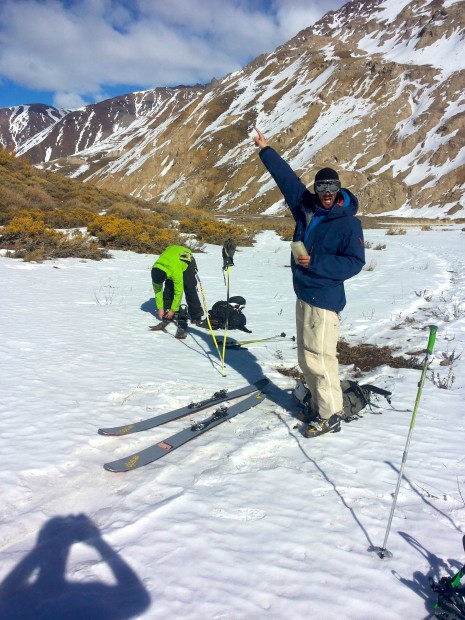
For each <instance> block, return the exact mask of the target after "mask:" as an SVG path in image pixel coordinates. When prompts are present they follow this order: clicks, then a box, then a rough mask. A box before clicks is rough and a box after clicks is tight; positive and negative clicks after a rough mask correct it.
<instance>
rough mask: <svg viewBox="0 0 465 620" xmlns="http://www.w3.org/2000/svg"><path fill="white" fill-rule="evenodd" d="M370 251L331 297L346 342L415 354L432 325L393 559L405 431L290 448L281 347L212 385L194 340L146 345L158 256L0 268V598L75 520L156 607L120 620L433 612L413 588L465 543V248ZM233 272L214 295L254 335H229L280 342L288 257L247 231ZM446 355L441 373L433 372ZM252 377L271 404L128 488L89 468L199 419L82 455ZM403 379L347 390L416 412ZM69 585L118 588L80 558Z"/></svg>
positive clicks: (211, 283)
mask: <svg viewBox="0 0 465 620" xmlns="http://www.w3.org/2000/svg"><path fill="white" fill-rule="evenodd" d="M365 239H366V240H368V241H370V242H372V244H373V247H372V249H368V250H367V266H369V269H368V270H364V271H363V272H362V273H361V274H360V275H359V276H357V277H356V278H354V279H353V280H350V281H349V282H348V284H347V297H348V305H347V308H346V310H344V312H343V315H342V324H341V325H342V332H341V335H342V336H343V337H344V338H346V339H348V340H349V341H350V342H351V343H359V342H366V343H371V344H378V345H383V346H384V345H396V346H399V347H400V349H399V354H401V353H405V352H406V351H418V352H419V356H420V357H422V352H423V351H424V349H425V346H426V342H427V338H428V326H429V325H431V324H433V323H434V324H437V325H438V327H439V331H438V337H437V342H436V348H435V352H434V359H433V362H432V365H431V369H432V370H431V371H430V372H429V378H428V379H427V381H426V382H425V386H424V390H423V395H422V400H421V404H420V407H419V412H418V416H417V420H416V425H415V429H414V434H413V438H412V442H411V445H410V449H409V455H408V460H407V464H406V468H405V472H404V479H403V480H402V483H401V488H400V492H399V496H398V500H397V505H396V512H395V516H394V520H393V524H392V528H391V533H390V538H389V542H388V545H387V546H388V548H389V549H390V550H391V551H392V552H393V553H394V558H393V559H392V560H390V561H389V562H388V561H381V560H379V558H378V557H377V556H376V554H373V553H370V549H371V548H372V547H373V546H374V545H380V544H381V543H382V542H383V537H384V533H385V528H386V525H387V518H388V515H389V511H390V507H391V502H392V495H393V492H394V489H395V484H396V482H397V476H398V471H399V466H400V462H401V457H402V452H403V449H404V445H405V440H406V437H407V433H408V427H409V424H410V418H411V413H409V412H401V411H395V410H393V409H390V408H389V407H386V408H384V403H381V402H380V405H382V406H383V409H382V415H373V414H371V413H369V412H367V413H366V414H365V415H364V417H363V419H361V420H359V421H356V422H353V423H350V424H343V429H342V432H341V433H339V434H336V435H330V436H326V437H323V438H319V439H315V440H313V441H311V440H305V439H304V438H303V437H302V436H301V435H300V433H299V430H298V424H297V422H296V420H295V418H293V417H292V415H291V414H292V412H294V413H295V412H296V411H297V409H296V405H295V404H294V403H293V400H292V398H291V395H290V392H291V390H292V388H293V386H294V383H295V382H294V380H292V379H291V378H288V377H285V376H283V375H282V374H280V373H279V372H278V371H277V367H279V366H280V365H283V366H285V367H287V368H292V367H293V366H295V364H296V350H295V345H294V343H293V342H292V341H291V340H289V338H288V339H286V340H282V341H278V342H269V343H267V344H256V345H250V346H249V347H248V349H247V350H246V351H234V350H228V351H227V353H226V377H221V373H220V367H219V361H218V355H217V353H216V350H215V349H214V347H213V345H212V342H211V337H210V335H209V334H208V332H205V331H203V330H199V329H192V330H191V333H190V336H189V338H188V339H187V340H186V341H184V342H178V341H176V340H174V338H172V337H171V336H169V335H166V334H154V333H151V332H149V331H148V326H149V325H151V324H154V322H156V321H155V319H154V317H153V315H152V314H151V309H152V310H153V307H152V306H151V303H152V302H150V300H151V298H152V297H153V293H152V291H151V285H150V268H151V265H152V263H153V261H154V257H152V256H147V255H145V256H144V255H135V254H132V253H126V252H115V253H114V259H113V260H108V261H101V262H99V263H92V262H90V261H89V262H81V261H78V260H74V259H68V260H60V261H55V262H53V263H50V262H49V263H44V264H41V265H35V264H30V265H25V264H23V263H19V262H16V261H12V260H11V259H6V258H0V269H1V270H2V282H3V288H4V291H3V292H4V300H5V301H4V303H3V305H2V309H1V314H2V316H1V323H2V326H3V337H2V341H1V343H0V347H1V349H0V351H1V357H0V360H1V361H0V364H1V368H0V371H1V376H2V384H3V387H4V390H3V394H4V398H3V401H2V403H1V404H0V407H1V411H2V433H3V442H2V470H1V472H0V477H1V481H2V502H1V506H0V518H1V525H0V557H1V559H2V561H1V569H0V580H3V579H4V578H5V577H6V576H7V575H9V574H10V572H11V571H12V570H13V569H14V567H15V566H17V564H18V563H19V562H20V561H21V560H22V559H23V558H24V557H25V556H27V554H28V553H29V552H30V551H31V550H32V549H33V548H34V545H35V543H36V537H37V534H38V532H39V530H40V529H41V528H42V527H43V526H44V524H45V523H46V522H47V521H48V520H49V519H52V518H54V517H56V516H57V515H70V514H80V513H84V514H86V515H87V516H88V517H89V518H90V519H92V521H93V523H94V524H95V526H96V527H97V528H98V530H99V531H100V533H101V534H102V535H103V536H104V538H105V540H106V541H107V542H108V543H109V544H110V546H111V547H112V548H114V549H115V550H116V551H117V553H119V554H120V556H121V557H122V558H124V560H125V561H126V562H127V563H128V564H129V565H130V566H131V568H132V569H133V570H134V571H135V573H136V574H137V576H138V577H139V578H140V579H141V581H142V583H143V587H144V588H145V589H146V591H147V592H148V593H149V595H150V597H151V605H150V606H149V607H148V608H147V609H146V611H144V612H142V613H140V614H139V615H132V616H129V615H127V616H124V615H122V616H121V617H122V618H123V617H137V618H147V619H150V620H151V619H154V620H158V619H161V618H164V617H165V616H166V615H170V616H171V617H175V618H185V619H192V620H197V619H198V618H212V619H220V618H221V619H222V620H223V619H227V620H248V619H249V618H252V617H253V618H281V617H283V616H284V615H289V614H291V615H292V616H293V617H294V618H309V617H311V618H316V619H320V618H321V619H323V618H328V617H341V613H342V612H341V610H343V617H344V618H347V619H349V620H350V619H354V620H364V619H367V620H368V619H373V618H380V619H383V620H384V619H391V618H392V619H393V620H394V619H397V618H399V617H411V618H426V617H428V614H430V613H431V612H432V609H433V607H432V606H433V604H434V602H435V597H434V595H433V593H432V592H431V591H430V589H429V586H428V582H427V577H428V576H433V577H438V576H439V575H440V574H446V573H447V566H448V565H450V562H453V561H454V558H456V559H457V560H459V559H460V558H461V545H460V539H461V533H462V532H463V531H464V530H465V507H464V502H463V495H464V493H465V491H464V488H465V479H464V475H463V468H464V463H465V457H464V456H463V430H464V424H463V404H464V394H465V380H464V370H465V362H464V360H463V359H462V357H465V356H464V355H461V354H462V352H463V351H464V348H465V294H464V291H465V252H464V243H463V241H464V233H463V232H461V231H460V228H459V227H453V228H452V230H449V231H447V232H446V231H442V230H432V231H420V230H418V229H412V230H408V232H407V234H406V235H404V236H388V235H385V231H382V230H367V231H365ZM378 244H385V245H386V248H385V249H382V250H375V249H374V247H375V246H376V245H378ZM236 256H237V259H236V260H235V263H236V266H235V267H234V269H233V270H232V274H231V282H232V291H231V294H236V295H243V296H244V297H245V298H246V300H247V305H246V308H245V314H246V316H247V319H248V326H250V328H251V329H252V330H253V333H252V334H250V335H248V334H243V333H238V332H234V333H232V334H231V336H233V337H235V338H237V339H239V340H241V339H248V338H249V337H250V338H254V337H256V338H259V337H266V336H270V335H273V334H276V333H280V332H282V331H284V332H285V333H286V334H287V336H291V335H294V305H295V297H294V293H293V291H292V286H291V273H290V269H289V246H288V244H287V243H284V242H282V241H280V240H279V239H278V237H277V236H276V235H274V234H273V233H263V234H261V235H259V236H258V238H257V242H256V244H255V246H254V247H253V248H244V249H240V250H239V251H238V253H237V255H236ZM197 262H198V264H199V273H200V276H201V278H202V283H203V286H204V289H205V292H206V295H207V301H208V304H209V307H211V305H212V303H213V302H214V301H216V300H218V299H224V298H225V287H224V282H223V278H222V275H221V251H220V249H219V248H218V247H215V246H207V247H206V253H204V254H199V255H198V258H197ZM217 335H218V336H220V335H221V336H222V334H220V333H219V332H217ZM453 351H455V354H456V356H458V358H457V359H455V360H454V363H453V365H452V366H449V367H447V366H441V365H440V361H441V360H443V359H444V356H445V355H449V356H450V355H451V353H452V352H453ZM449 369H452V370H451V372H452V373H453V375H454V377H455V382H454V384H453V386H452V389H450V390H445V389H439V388H438V387H437V386H436V385H434V384H433V382H432V381H431V380H430V377H431V372H432V371H434V372H435V373H438V375H439V376H440V377H441V378H442V379H445V378H446V377H447V373H448V372H449ZM262 372H263V374H265V375H266V376H268V377H269V379H270V381H271V387H270V389H269V390H268V398H267V399H266V400H265V401H264V403H262V404H260V405H259V406H258V407H256V408H254V409H252V410H250V411H249V412H247V413H246V414H241V415H239V416H237V417H236V418H234V419H232V420H231V421H230V422H226V423H225V424H223V425H220V426H219V427H217V428H215V429H212V430H211V431H208V432H207V433H205V434H204V435H202V436H200V437H198V438H197V439H195V440H194V441H193V442H191V443H188V444H186V445H184V446H182V447H180V448H179V449H178V450H176V451H175V452H173V453H172V454H169V455H167V456H166V457H165V458H164V459H162V460H161V461H159V462H157V463H154V464H151V465H148V466H146V467H145V468H143V469H141V470H136V471H134V472H128V473H126V474H119V475H118V474H113V473H109V472H106V471H104V470H103V468H102V465H103V463H104V462H108V461H110V460H114V459H116V458H119V457H122V456H125V455H128V454H131V453H133V452H135V451H137V450H140V449H142V448H144V447H147V446H148V445H150V444H151V443H155V442H158V441H160V440H162V439H165V438H166V437H168V436H169V435H171V434H173V433H175V432H177V431H178V430H181V429H183V428H185V427H186V426H187V425H188V424H189V423H191V421H192V420H199V419H203V418H204V417H208V415H209V413H208V410H207V412H205V411H204V412H199V413H198V414H196V415H192V416H187V417H186V418H183V419H180V420H176V421H174V422H172V423H169V424H167V425H165V426H162V427H159V428H156V429H153V430H150V431H145V432H142V433H138V434H134V435H130V436H127V437H117V438H111V437H102V436H99V435H97V429H98V428H99V427H104V426H115V425H117V424H123V423H125V422H129V421H134V420H138V419H142V418H145V417H151V416H153V415H156V414H157V413H162V412H164V411H167V410H170V409H174V408H177V407H179V406H182V405H184V404H186V403H188V402H190V401H191V400H199V399H202V398H204V397H206V396H209V395H210V394H211V393H212V392H213V391H216V390H217V389H220V388H226V389H228V390H230V389H234V388H236V387H240V386H242V385H244V384H245V383H247V382H249V381H254V380H256V379H257V378H259V376H260V374H261V373H262ZM353 374H354V369H353V368H351V367H347V368H341V375H344V376H348V377H352V376H353ZM420 374H421V373H420V371H418V370H413V369H395V368H390V367H386V366H383V367H380V368H377V369H375V370H374V371H372V372H369V373H366V374H365V376H364V379H366V381H368V382H374V383H375V384H376V385H378V386H379V387H383V388H387V389H390V390H392V391H393V406H394V408H395V409H399V410H403V409H410V411H411V410H412V407H413V404H414V401H415V396H416V392H417V384H418V381H419V378H420ZM453 566H456V564H455V565H454V564H453ZM348 567H350V569H349V571H348ZM67 577H68V579H71V578H72V579H74V580H77V581H78V582H80V583H83V584H85V583H86V582H87V581H88V580H94V581H98V582H104V583H108V582H111V580H112V579H113V580H114V578H113V577H112V576H111V573H110V571H109V569H108V566H107V565H106V563H105V562H102V561H101V560H100V558H99V557H98V554H97V556H96V554H95V551H94V550H92V549H91V548H90V547H89V546H88V545H84V544H82V543H80V544H79V545H76V546H73V547H72V553H71V554H70V557H69V560H68V564H67ZM336 584H337V587H336V588H333V587H332V586H333V585H336ZM328 592H331V593H332V594H331V596H328ZM0 609H1V608H0ZM31 617H40V616H31ZM118 617H119V616H118Z"/></svg>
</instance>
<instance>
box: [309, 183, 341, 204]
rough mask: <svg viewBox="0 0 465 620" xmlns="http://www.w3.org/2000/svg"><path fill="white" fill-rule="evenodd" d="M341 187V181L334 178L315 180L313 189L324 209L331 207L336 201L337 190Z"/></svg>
mask: <svg viewBox="0 0 465 620" xmlns="http://www.w3.org/2000/svg"><path fill="white" fill-rule="evenodd" d="M340 189H341V183H340V182H339V181H335V180H328V181H316V182H315V191H316V193H317V194H318V197H319V198H320V202H321V204H322V206H323V208H324V209H332V208H333V206H334V203H335V202H336V197H337V193H338V191H339V190H340Z"/></svg>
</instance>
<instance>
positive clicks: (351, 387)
mask: <svg viewBox="0 0 465 620" xmlns="http://www.w3.org/2000/svg"><path fill="white" fill-rule="evenodd" d="M341 390H342V403H343V409H344V420H345V421H346V422H350V421H351V420H356V419H357V418H360V417H361V416H360V415H359V414H360V412H361V411H363V410H364V409H365V407H367V406H375V404H374V403H373V395H374V396H375V398H376V397H379V396H384V398H385V399H386V400H387V401H388V403H389V404H391V392H388V391H387V390H383V389H382V388H379V387H376V386H375V385H371V384H365V385H360V383H357V381H350V380H343V381H341ZM293 395H294V398H295V399H296V400H297V401H299V402H300V403H301V404H302V405H303V407H304V409H306V410H309V411H311V409H312V405H311V400H312V397H311V395H310V392H309V390H308V388H307V386H306V385H305V384H304V383H303V382H302V381H299V382H298V383H297V386H296V388H295V389H294V391H293Z"/></svg>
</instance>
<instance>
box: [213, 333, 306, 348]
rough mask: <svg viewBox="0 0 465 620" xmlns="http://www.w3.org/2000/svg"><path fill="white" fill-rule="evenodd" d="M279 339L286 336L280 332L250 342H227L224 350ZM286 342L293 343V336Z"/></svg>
mask: <svg viewBox="0 0 465 620" xmlns="http://www.w3.org/2000/svg"><path fill="white" fill-rule="evenodd" d="M281 338H286V334H285V333H284V332H282V333H281V334H276V335H275V336H269V337H268V338H253V339H251V340H234V341H233V342H227V343H226V348H227V349H234V348H238V347H242V346H243V345H247V344H255V343H260V342H273V341H279V340H280V339H281ZM287 340H292V341H293V342H295V336H290V337H289V338H287ZM219 344H222V342H220V343H219Z"/></svg>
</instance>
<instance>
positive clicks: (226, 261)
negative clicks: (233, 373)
mask: <svg viewBox="0 0 465 620" xmlns="http://www.w3.org/2000/svg"><path fill="white" fill-rule="evenodd" d="M235 251H236V243H235V242H234V241H233V240H232V239H226V241H225V242H224V244H223V248H222V250H221V255H222V257H223V277H224V282H225V284H226V319H225V322H224V334H223V353H222V355H221V374H222V375H223V377H224V357H225V355H226V340H227V336H226V334H227V331H228V322H229V281H230V273H231V269H230V268H231V267H232V266H234V260H233V257H234V253H235Z"/></svg>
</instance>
